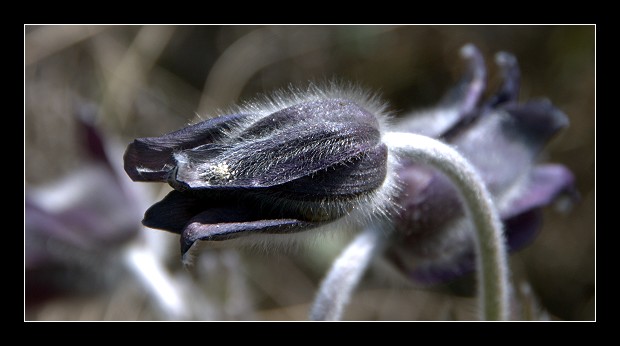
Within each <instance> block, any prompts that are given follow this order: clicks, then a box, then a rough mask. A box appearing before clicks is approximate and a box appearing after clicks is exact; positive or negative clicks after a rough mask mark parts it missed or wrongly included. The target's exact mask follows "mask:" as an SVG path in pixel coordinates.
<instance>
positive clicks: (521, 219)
mask: <svg viewBox="0 0 620 346" xmlns="http://www.w3.org/2000/svg"><path fill="white" fill-rule="evenodd" d="M541 226H542V212H541V210H540V209H532V210H529V211H527V212H524V213H521V214H518V215H515V216H513V217H511V218H509V219H506V220H504V232H505V234H506V242H507V244H508V251H511V252H512V251H517V250H519V249H522V248H524V247H525V246H527V245H529V244H530V243H531V242H532V241H533V240H534V239H535V238H536V235H537V234H538V232H539V231H540V228H541Z"/></svg>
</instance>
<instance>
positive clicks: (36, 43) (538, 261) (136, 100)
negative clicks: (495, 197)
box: [25, 26, 595, 320]
mask: <svg viewBox="0 0 620 346" xmlns="http://www.w3.org/2000/svg"><path fill="white" fill-rule="evenodd" d="M594 41H595V27H594V26H26V27H25V86H26V88H25V99H26V109H25V145H26V147H25V169H26V170H25V184H26V188H27V189H28V188H30V187H39V186H44V185H46V184H49V183H50V182H53V181H55V180H58V179H60V178H62V177H64V176H66V175H67V174H70V173H71V172H73V171H75V170H77V169H79V168H80V167H81V166H82V165H83V162H84V160H85V153H84V150H83V148H81V147H80V145H78V144H77V143H78V138H76V136H77V131H76V125H75V121H74V117H75V114H76V107H79V105H80V104H94V105H97V107H98V108H97V109H98V115H97V117H96V124H97V125H98V126H99V127H100V129H101V130H102V131H103V133H104V134H105V135H106V138H108V139H109V140H110V141H116V142H117V143H119V146H120V147H123V146H125V145H127V144H128V143H129V142H130V141H131V140H132V139H133V138H136V137H144V136H157V135H160V134H163V133H166V132H170V131H172V130H176V129H178V128H181V127H183V126H184V125H186V124H188V123H190V122H195V121H197V120H198V119H200V118H203V119H204V118H208V117H210V116H213V115H215V114H216V112H217V110H218V109H219V108H222V107H226V106H228V105H231V104H234V103H235V102H237V101H239V100H243V99H246V98H251V97H254V96H256V94H257V93H265V92H269V91H272V90H274V89H278V88H284V87H286V86H287V85H288V84H290V83H293V84H300V83H303V82H305V81H307V80H323V79H326V78H327V79H329V78H339V79H342V80H350V81H354V82H358V83H359V84H361V85H363V86H365V87H367V88H370V89H373V90H378V91H380V92H381V94H382V97H383V99H384V100H386V101H388V102H389V103H390V105H391V109H392V110H393V111H395V112H396V113H397V114H403V113H405V112H407V111H411V110H414V109H415V108H420V107H426V106H432V105H433V104H434V103H435V102H436V101H438V99H439V98H440V97H441V96H442V93H443V92H444V91H445V90H446V89H447V88H448V87H449V86H451V85H452V83H454V82H455V81H456V80H457V79H458V77H459V76H460V73H461V72H462V71H463V70H464V66H463V63H462V61H461V59H460V57H459V48H460V47H461V46H462V45H464V44H465V43H474V44H475V45H477V46H478V47H479V48H480V50H481V51H482V52H483V54H484V56H485V58H486V60H487V68H488V71H489V88H490V89H493V87H494V86H496V85H497V83H498V71H497V69H496V66H495V65H494V63H493V54H494V53H495V52H497V51H500V50H505V51H508V52H511V53H513V54H515V55H516V57H517V58H518V60H519V63H520V66H521V71H522V90H521V100H526V99H529V98H534V97H548V98H549V99H551V100H552V101H553V102H554V103H555V105H556V106H558V107H559V108H560V109H562V110H563V111H564V112H565V113H566V114H567V115H568V116H569V118H570V121H571V125H570V127H569V128H568V129H567V130H565V131H563V132H562V133H561V134H560V135H559V136H558V137H556V138H555V139H554V141H553V142H552V143H551V144H550V145H549V146H548V148H547V149H548V150H547V152H546V158H547V160H548V161H552V162H558V163H562V164H565V165H566V166H568V167H569V168H570V169H571V170H572V171H573V172H574V174H575V175H576V178H577V187H578V190H579V192H580V194H581V197H582V198H581V202H580V203H579V204H578V205H576V206H575V207H574V208H573V209H572V211H570V212H569V213H561V212H558V211H556V210H554V209H553V208H547V210H546V211H545V214H546V218H545V224H544V228H543V230H542V232H541V234H540V236H539V237H538V238H537V239H536V241H535V242H534V243H533V244H532V245H531V246H530V247H528V248H527V249H525V250H523V251H521V252H520V253H518V254H515V255H513V256H512V260H511V265H512V268H513V269H512V270H513V273H514V278H513V279H514V281H515V282H517V285H516V286H517V288H518V291H519V292H521V293H520V294H521V298H522V299H521V303H522V304H524V306H525V305H527V308H528V309H529V308H533V309H535V310H536V311H538V312H539V313H536V314H534V316H533V317H531V318H534V319H537V318H550V319H558V320H593V319H594V318H595V226H594V224H595V223H594V218H595V207H594V201H595V189H594V180H595V147H594V138H595V113H594V109H595V93H594V89H595V70H594V61H595V60H594V54H595V44H594ZM196 114H199V115H200V118H199V117H197V116H196ZM116 159H118V160H119V162H121V161H122V154H121V155H119V156H118V157H116ZM162 185H163V184H153V185H149V186H148V188H149V189H151V190H152V194H151V195H149V198H151V202H154V201H156V200H157V199H158V198H161V196H162V194H163V193H165V192H166V191H168V190H167V189H169V188H168V187H166V186H162ZM25 217H26V218H28V214H26V216H25ZM135 222H136V223H137V224H139V222H140V219H139V218H137V219H136V220H135ZM141 231H144V232H160V233H163V237H164V238H165V239H166V242H167V243H166V244H167V245H166V246H168V247H169V248H170V249H171V250H170V252H171V253H172V255H171V256H169V258H167V260H166V268H167V270H169V272H170V273H171V275H172V276H173V277H175V278H176V279H178V280H180V281H182V282H184V283H185V285H189V286H192V287H193V288H192V291H191V292H194V294H195V295H200V297H195V296H192V301H197V302H201V303H200V304H204V306H203V307H201V311H202V313H194V314H193V315H191V316H189V317H188V319H214V320H302V319H305V318H306V314H307V312H308V308H309V304H310V302H311V301H312V299H313V295H314V292H315V290H316V288H317V285H318V284H319V283H320V280H321V278H322V276H323V275H324V274H325V273H326V271H327V269H328V266H329V263H330V260H331V259H333V258H334V257H335V256H336V255H337V254H338V252H339V250H340V249H341V248H342V247H343V246H344V245H345V244H346V237H344V238H343V239H340V238H335V239H325V241H324V242H317V243H315V244H311V245H308V246H307V247H304V248H301V249H299V251H295V252H291V253H262V252H256V251H245V250H241V251H237V250H235V249H222V250H211V251H208V252H207V253H203V254H201V255H200V256H199V258H198V259H197V262H196V264H195V266H194V267H193V268H191V269H189V270H188V269H185V268H183V267H182V266H181V264H180V260H179V258H178V252H176V251H178V237H177V236H174V235H171V234H167V233H165V232H162V231H158V230H149V229H146V230H141ZM97 270H98V269H97V268H92V271H93V272H96V271H97ZM385 271H389V268H386V267H385V265H384V264H382V263H375V264H374V265H373V267H372V268H371V269H370V270H369V272H368V274H367V275H366V277H365V280H364V281H363V282H362V284H361V286H360V287H359V289H358V290H357V293H356V295H355V297H354V298H353V301H352V303H351V306H350V307H349V309H348V310H347V313H346V314H345V319H349V320H444V319H459V320H462V319H471V318H475V313H474V310H475V307H476V303H475V301H474V299H473V298H470V297H463V296H455V295H449V294H447V293H446V292H445V291H443V290H427V289H420V288H416V287H411V286H408V285H406V284H404V283H403V282H400V281H399V280H397V279H395V278H392V275H387V274H385V273H384V272H385ZM68 275H69V276H68V277H67V280H68V281H72V280H75V281H76V282H77V281H79V280H89V278H82V277H79V274H68ZM70 275H76V277H75V278H74V277H71V276H70ZM110 280H114V282H112V284H110V285H107V286H106V287H105V289H100V290H87V291H84V290H80V289H77V288H76V289H75V290H74V291H71V293H70V294H65V295H61V296H58V297H53V298H50V299H46V300H44V301H38V302H37V303H36V304H34V303H32V304H31V303H28V302H26V306H25V319H27V320H110V319H111V320H136V319H137V320H158V319H166V316H162V315H161V313H158V312H156V311H155V310H156V309H154V307H153V304H152V302H150V300H149V296H148V295H146V294H145V293H144V290H143V289H142V288H141V287H140V285H139V284H137V283H136V281H135V280H134V279H133V278H132V277H131V275H129V274H127V275H125V276H123V275H120V276H114V278H113V279H110ZM26 285H28V281H26ZM528 292H529V293H528ZM196 304H198V303H196Z"/></svg>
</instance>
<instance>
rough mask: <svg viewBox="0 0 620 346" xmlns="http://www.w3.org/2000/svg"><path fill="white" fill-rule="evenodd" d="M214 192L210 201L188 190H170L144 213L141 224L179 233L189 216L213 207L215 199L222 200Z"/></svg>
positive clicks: (191, 216)
mask: <svg viewBox="0 0 620 346" xmlns="http://www.w3.org/2000/svg"><path fill="white" fill-rule="evenodd" d="M218 197H219V196H217V195H216V194H214V196H213V198H212V202H211V203H209V202H208V200H206V199H200V198H199V197H197V196H195V195H194V194H192V193H189V192H179V191H176V190H175V191H171V192H170V193H168V195H166V197H164V199H162V200H161V201H159V202H157V203H155V204H153V205H152V206H151V207H150V208H149V209H148V210H147V211H146V212H145V213H144V219H143V220H142V224H143V225H144V226H146V227H150V228H157V229H162V230H166V231H170V232H174V233H178V234H181V233H182V232H183V229H184V228H185V225H187V223H188V222H189V220H190V219H191V218H193V217H194V216H196V215H197V214H199V213H201V212H202V211H204V210H205V209H206V208H209V207H214V206H215V204H216V201H218V200H219V201H220V202H223V200H222V199H219V198H218Z"/></svg>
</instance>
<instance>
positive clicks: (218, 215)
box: [181, 208, 322, 255]
mask: <svg viewBox="0 0 620 346" xmlns="http://www.w3.org/2000/svg"><path fill="white" fill-rule="evenodd" d="M249 216H250V215H249V214H248V213H245V212H243V211H241V210H239V209H222V208H218V209H210V210H207V211H204V212H202V213H200V214H198V215H196V216H195V217H194V218H192V219H191V220H190V221H189V223H188V224H187V226H186V227H185V229H184V230H183V233H182V235H181V253H182V255H185V254H186V253H187V251H189V249H190V248H191V247H192V245H193V244H194V243H195V242H196V241H198V240H204V241H224V240H230V239H235V238H239V237H244V236H248V235H251V234H255V233H261V234H288V233H295V232H301V231H305V230H308V229H310V228H314V227H318V226H320V225H321V224H322V223H320V222H307V221H300V220H296V219H274V220H251V218H250V217H249Z"/></svg>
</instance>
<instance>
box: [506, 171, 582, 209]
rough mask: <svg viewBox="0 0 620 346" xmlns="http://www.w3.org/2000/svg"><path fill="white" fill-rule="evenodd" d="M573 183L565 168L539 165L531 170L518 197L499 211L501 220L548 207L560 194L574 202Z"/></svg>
mask: <svg viewBox="0 0 620 346" xmlns="http://www.w3.org/2000/svg"><path fill="white" fill-rule="evenodd" d="M574 183H575V177H574V176H573V174H572V173H571V172H570V170H568V168H566V167H565V166H562V165H557V164H545V165H539V166H537V167H535V168H534V169H533V170H532V173H531V175H530V178H529V182H528V184H527V186H525V188H524V190H523V191H522V192H521V194H520V197H519V198H517V199H515V200H513V201H512V202H511V203H510V205H509V206H508V207H506V208H505V210H502V211H501V214H502V218H512V217H514V216H517V215H519V214H522V213H525V212H527V211H528V210H531V209H534V208H538V207H542V206H545V205H548V204H550V203H551V202H553V201H554V200H555V199H556V198H558V197H559V196H560V195H562V194H566V195H567V196H568V197H569V198H570V199H572V200H575V199H576V198H577V191H576V190H575V187H574Z"/></svg>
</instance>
